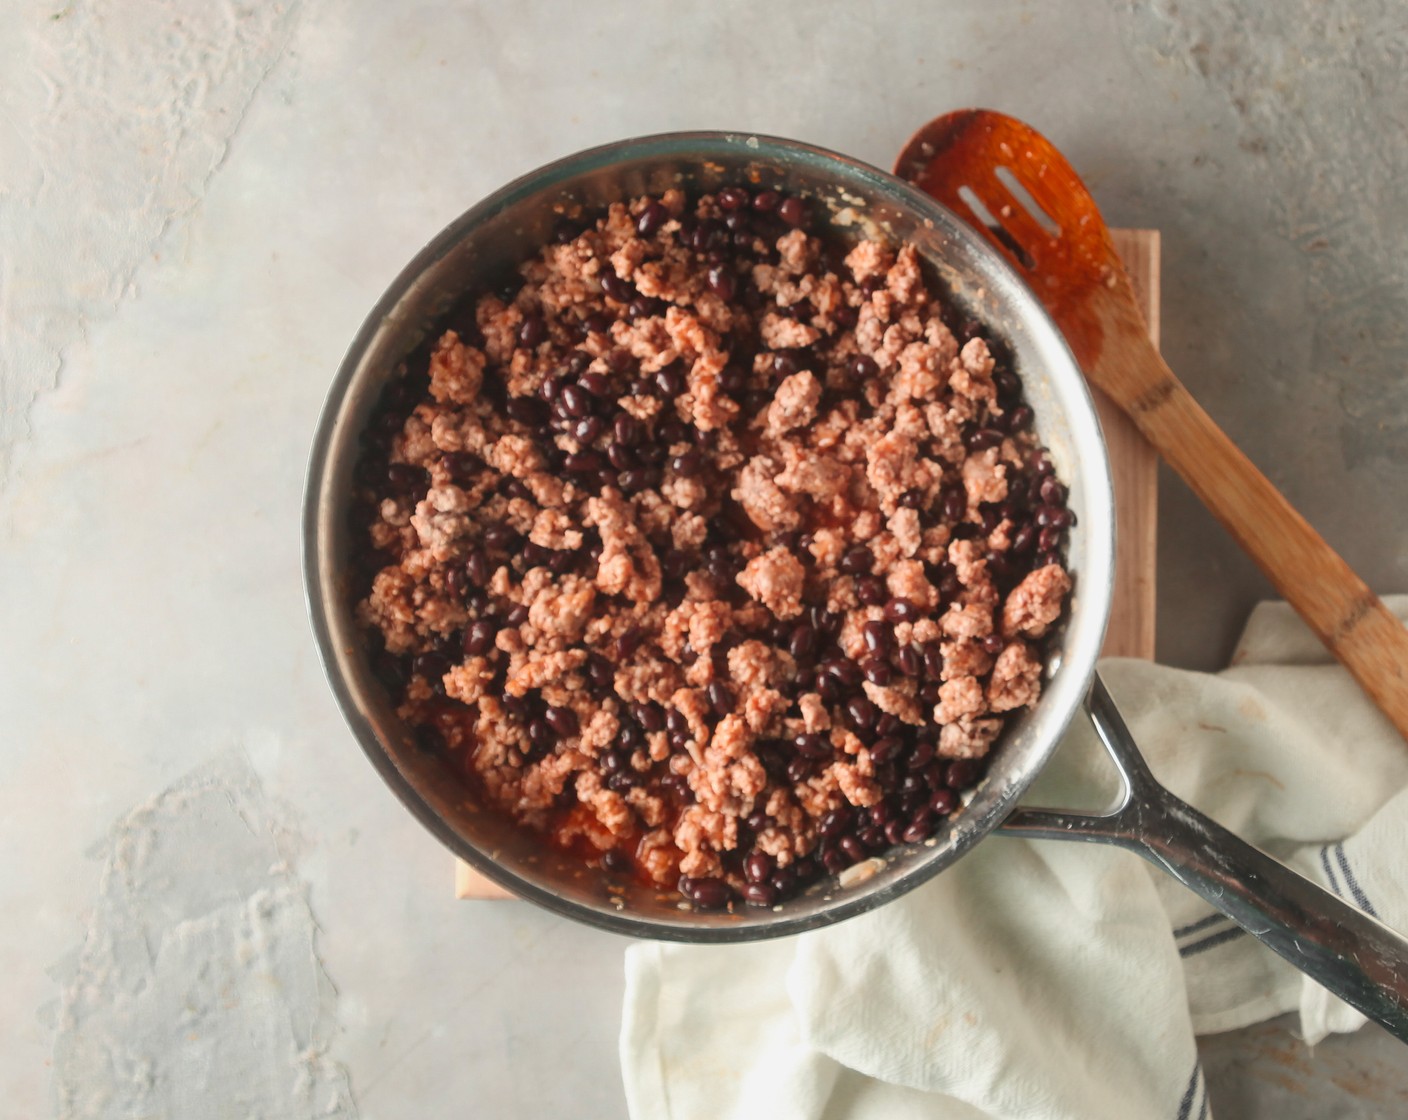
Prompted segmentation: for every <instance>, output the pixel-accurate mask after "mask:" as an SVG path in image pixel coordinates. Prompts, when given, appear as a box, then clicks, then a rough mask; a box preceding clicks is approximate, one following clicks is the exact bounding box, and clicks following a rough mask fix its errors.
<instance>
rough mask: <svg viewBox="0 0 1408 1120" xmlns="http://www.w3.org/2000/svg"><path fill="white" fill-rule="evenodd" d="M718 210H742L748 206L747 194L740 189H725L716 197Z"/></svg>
mask: <svg viewBox="0 0 1408 1120" xmlns="http://www.w3.org/2000/svg"><path fill="white" fill-rule="evenodd" d="M716 201H717V202H718V204H719V209H720V210H742V209H743V208H744V207H746V206H747V205H748V201H749V200H748V192H747V191H746V190H744V189H743V188H742V187H725V188H724V189H723V190H721V191H719V193H718V195H717V196H716Z"/></svg>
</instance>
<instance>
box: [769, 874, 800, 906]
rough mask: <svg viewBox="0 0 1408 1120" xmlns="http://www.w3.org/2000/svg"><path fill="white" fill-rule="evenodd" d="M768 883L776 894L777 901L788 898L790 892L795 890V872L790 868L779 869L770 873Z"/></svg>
mask: <svg viewBox="0 0 1408 1120" xmlns="http://www.w3.org/2000/svg"><path fill="white" fill-rule="evenodd" d="M768 882H769V883H771V884H772V889H773V890H775V891H776V892H777V897H778V899H779V900H780V899H784V898H789V897H791V895H792V892H793V891H795V890H796V889H797V872H796V870H795V869H794V868H792V867H779V868H778V869H777V870H776V871H774V872H773V873H772V878H771V879H769V880H768Z"/></svg>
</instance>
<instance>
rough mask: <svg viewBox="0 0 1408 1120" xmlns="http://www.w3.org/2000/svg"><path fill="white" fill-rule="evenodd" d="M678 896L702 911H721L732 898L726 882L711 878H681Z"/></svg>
mask: <svg viewBox="0 0 1408 1120" xmlns="http://www.w3.org/2000/svg"><path fill="white" fill-rule="evenodd" d="M680 894H682V895H684V897H685V898H687V899H689V900H690V901H691V902H693V903H694V904H695V905H696V906H698V907H699V908H700V909H703V910H722V909H723V908H724V907H725V906H727V905H728V903H729V899H730V898H732V897H733V892H732V891H731V890H730V889H729V885H728V884H727V883H726V882H724V881H723V880H722V879H711V878H700V879H691V878H682V879H681V880H680Z"/></svg>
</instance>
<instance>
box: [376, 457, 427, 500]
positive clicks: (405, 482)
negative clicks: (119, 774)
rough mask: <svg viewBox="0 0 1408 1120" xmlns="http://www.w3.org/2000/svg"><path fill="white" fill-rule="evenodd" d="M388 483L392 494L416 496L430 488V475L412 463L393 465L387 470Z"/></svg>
mask: <svg viewBox="0 0 1408 1120" xmlns="http://www.w3.org/2000/svg"><path fill="white" fill-rule="evenodd" d="M386 481H387V482H388V483H389V484H390V486H391V491H392V493H395V494H414V493H416V492H418V491H423V490H425V489H427V488H428V487H429V486H430V475H429V474H427V473H426V472H425V471H424V470H422V469H421V468H420V467H413V466H411V464H410V463H392V464H391V465H390V466H388V467H387V468H386Z"/></svg>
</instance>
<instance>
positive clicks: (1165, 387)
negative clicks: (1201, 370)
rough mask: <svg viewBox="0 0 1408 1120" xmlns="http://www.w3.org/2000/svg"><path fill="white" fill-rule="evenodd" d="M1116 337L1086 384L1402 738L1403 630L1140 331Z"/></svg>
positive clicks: (1407, 705)
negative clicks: (1123, 417)
mask: <svg viewBox="0 0 1408 1120" xmlns="http://www.w3.org/2000/svg"><path fill="white" fill-rule="evenodd" d="M1111 325H1112V326H1113V324H1111ZM1121 326H1123V324H1121ZM1119 335H1120V337H1121V338H1122V341H1123V343H1124V344H1123V345H1119V346H1112V345H1109V344H1108V343H1109V340H1110V339H1111V335H1108V334H1107V336H1106V337H1107V345H1106V346H1105V347H1104V350H1103V353H1102V354H1101V356H1100V359H1099V361H1098V363H1097V364H1098V365H1099V366H1100V367H1101V368H1100V369H1099V370H1098V371H1097V373H1096V375H1095V376H1093V377H1092V380H1093V381H1095V382H1096V383H1097V384H1099V385H1100V387H1101V388H1103V389H1104V390H1105V391H1106V392H1107V393H1108V394H1109V395H1110V396H1111V397H1112V398H1114V400H1115V403H1116V404H1118V405H1119V406H1120V407H1121V408H1123V409H1124V411H1125V412H1126V413H1127V414H1128V415H1129V416H1130V418H1131V419H1132V420H1133V421H1134V423H1135V425H1136V426H1137V427H1138V428H1139V430H1140V431H1141V432H1143V433H1144V436H1145V438H1146V439H1148V441H1149V442H1150V443H1151V444H1153V446H1154V447H1155V448H1156V449H1157V450H1158V452H1159V453H1160V454H1161V455H1162V456H1163V457H1164V459H1165V461H1166V462H1167V463H1168V464H1169V466H1171V467H1172V468H1173V469H1174V470H1176V471H1177V472H1178V473H1179V475H1181V476H1182V478H1183V480H1184V481H1185V482H1186V483H1188V485H1189V486H1190V487H1191V488H1192V490H1193V492H1194V493H1195V494H1197V495H1198V497H1199V498H1200V499H1202V501H1203V504H1204V505H1206V506H1207V507H1208V509H1210V510H1211V511H1212V513H1213V515H1214V516H1215V517H1216V518H1217V519H1218V520H1219V521H1220V522H1222V524H1223V526H1224V527H1225V528H1226V529H1227V531H1228V532H1229V533H1231V534H1232V536H1233V537H1234V538H1235V539H1236V541H1237V543H1238V544H1240V545H1241V546H1242V548H1243V549H1244V550H1245V551H1246V553H1247V555H1249V556H1250V557H1251V558H1252V559H1253V560H1254V561H1256V564H1257V566H1258V567H1259V568H1261V570H1262V572H1264V573H1265V575H1266V577H1267V578H1268V579H1269V580H1270V581H1271V582H1272V583H1273V584H1274V585H1275V587H1276V590H1277V591H1279V592H1280V593H1281V594H1282V595H1283V596H1284V597H1285V599H1286V601H1287V602H1288V603H1290V604H1291V606H1292V607H1294V608H1295V609H1296V611H1297V612H1299V614H1300V616H1301V617H1302V618H1303V619H1305V621H1306V622H1307V623H1308V624H1309V625H1310V628H1311V629H1312V630H1314V631H1315V633H1316V634H1317V635H1318V636H1319V638H1320V640H1321V641H1322V642H1324V643H1325V645H1326V647H1328V649H1329V650H1330V652H1331V653H1333V654H1334V655H1335V657H1336V658H1337V659H1338V660H1339V661H1340V662H1341V663H1342V664H1343V665H1344V666H1345V668H1347V669H1348V670H1349V671H1350V673H1351V674H1352V675H1353V677H1354V679H1355V680H1357V681H1358V682H1359V684H1360V685H1361V686H1362V687H1363V689H1364V691H1365V692H1366V693H1368V694H1369V696H1370V697H1371V698H1372V699H1373V701H1374V703H1375V704H1377V705H1378V707H1379V709H1380V710H1381V711H1382V712H1383V713H1384V715H1386V716H1387V717H1388V718H1389V721H1390V722H1391V723H1392V724H1393V725H1394V727H1396V728H1397V729H1398V732H1399V734H1400V735H1402V736H1403V737H1404V739H1406V740H1408V628H1405V627H1404V625H1403V623H1402V622H1400V621H1399V620H1398V619H1397V618H1396V617H1395V616H1394V615H1393V613H1392V612H1391V611H1389V609H1388V608H1387V607H1385V606H1384V605H1383V603H1382V602H1381V601H1380V600H1379V598H1378V597H1377V596H1376V595H1375V594H1374V593H1373V592H1372V591H1370V590H1369V588H1368V586H1367V585H1366V584H1365V583H1364V581H1363V580H1361V579H1360V578H1359V577H1358V576H1357V575H1355V574H1354V571H1353V570H1352V569H1351V568H1350V566H1349V565H1348V564H1346V563H1345V562H1344V560H1343V559H1342V558H1341V557H1340V555H1339V554H1338V553H1337V552H1335V550H1334V549H1332V548H1331V547H1330V546H1329V545H1328V544H1326V543H1325V540H1324V538H1323V537H1321V536H1320V534H1319V533H1317V532H1316V531H1315V530H1314V529H1313V528H1311V527H1310V524H1309V523H1308V522H1307V521H1306V520H1305V518H1303V517H1302V516H1301V515H1300V514H1299V513H1297V512H1296V511H1295V509H1294V508H1293V507H1292V506H1291V504H1290V503H1289V502H1288V501H1286V499H1285V498H1284V497H1283V496H1282V495H1281V492H1280V491H1279V490H1277V489H1276V487H1274V486H1273V485H1272V484H1271V482H1270V481H1269V480H1268V479H1267V478H1266V476H1265V475H1264V474H1262V473H1261V472H1260V471H1259V470H1257V468H1256V467H1255V466H1254V465H1253V464H1252V462H1251V460H1250V459H1248V458H1247V457H1246V456H1245V455H1244V454H1242V452H1241V451H1240V450H1238V448H1237V446H1236V445H1235V444H1233V442H1232V441H1231V440H1230V439H1228V438H1227V435H1226V434H1225V433H1224V432H1223V431H1222V429H1221V428H1219V427H1218V426H1217V425H1216V424H1215V423H1214V422H1213V420H1212V418H1211V417H1210V416H1208V414H1207V413H1206V412H1204V411H1203V409H1202V408H1201V406H1199V404H1198V402H1197V401H1195V400H1194V399H1193V397H1192V395H1191V394H1190V393H1189V392H1188V390H1187V389H1185V388H1184V387H1183V383H1182V382H1180V381H1179V380H1178V378H1176V377H1175V376H1174V375H1173V373H1172V371H1170V370H1169V368H1168V366H1167V365H1166V364H1164V361H1163V359H1162V358H1161V357H1160V356H1159V354H1158V352H1157V351H1156V350H1155V349H1154V348H1153V347H1152V346H1151V345H1150V344H1149V343H1148V341H1147V337H1146V336H1144V334H1143V331H1142V328H1139V330H1138V334H1137V335H1136V336H1133V337H1132V336H1131V334H1130V333H1129V332H1128V331H1125V330H1121V331H1119Z"/></svg>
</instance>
